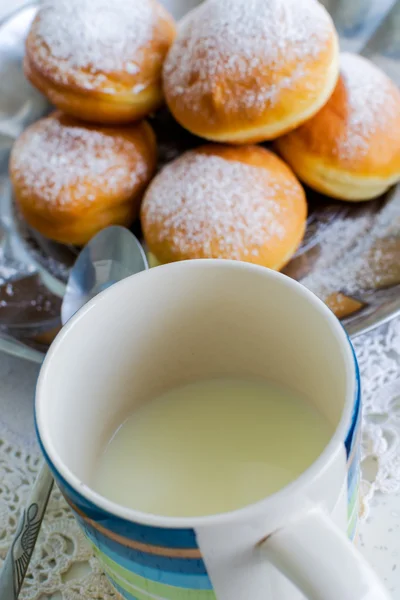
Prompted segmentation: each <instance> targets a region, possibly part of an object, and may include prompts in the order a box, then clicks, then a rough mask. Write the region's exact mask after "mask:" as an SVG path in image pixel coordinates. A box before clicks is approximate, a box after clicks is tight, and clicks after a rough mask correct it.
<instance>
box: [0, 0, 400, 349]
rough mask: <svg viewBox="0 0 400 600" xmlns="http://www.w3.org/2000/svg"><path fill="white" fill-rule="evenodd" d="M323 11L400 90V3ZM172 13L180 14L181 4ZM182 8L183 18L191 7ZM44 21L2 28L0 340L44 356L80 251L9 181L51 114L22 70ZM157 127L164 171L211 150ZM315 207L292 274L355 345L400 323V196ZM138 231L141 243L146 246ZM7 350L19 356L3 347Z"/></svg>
mask: <svg viewBox="0 0 400 600" xmlns="http://www.w3.org/2000/svg"><path fill="white" fill-rule="evenodd" d="M193 2H194V0H193ZM193 2H192V4H193ZM323 3H324V4H325V5H326V6H327V8H328V10H330V12H331V14H332V16H333V18H334V21H335V23H336V26H337V28H338V30H339V35H340V37H341V41H342V47H344V49H346V50H352V51H357V52H362V53H363V54H365V55H367V56H369V57H370V58H371V59H372V60H374V61H375V62H376V63H377V64H379V66H380V67H381V68H383V69H384V70H386V71H387V72H388V74H389V75H390V76H391V77H392V78H393V79H394V80H395V81H396V82H397V83H398V84H399V83H400V68H399V59H400V38H399V34H398V32H399V24H400V0H398V1H397V2H394V0H352V2H351V3H349V2H348V1H347V0H323ZM350 4H351V10H350ZM168 5H169V8H170V9H171V8H173V6H174V0H168ZM178 5H179V7H180V8H179V10H181V9H182V3H180V4H179V2H178V4H177V6H178ZM35 11H36V8H35V4H30V5H27V6H25V7H24V8H22V9H20V10H19V11H17V12H16V13H14V14H13V15H11V16H10V17H9V18H8V19H6V20H5V21H3V22H2V23H0V80H1V81H3V82H4V81H7V86H2V89H1V91H0V333H3V334H5V335H9V336H13V337H14V338H17V339H19V340H22V341H24V342H25V343H27V344H29V345H30V346H31V347H33V348H35V350H36V351H37V350H39V351H40V352H43V351H45V350H46V348H47V347H48V344H49V342H50V341H51V339H52V337H53V336H54V333H55V332H56V331H57V329H58V328H59V325H60V319H59V308H60V298H61V297H62V294H63V290H64V285H65V282H66V279H67V277H68V270H69V268H70V266H71V265H72V263H73V262H74V260H75V257H76V255H77V250H76V249H75V248H74V247H72V246H62V245H59V244H55V243H53V242H51V241H49V240H47V239H45V238H43V237H42V236H40V235H39V234H38V233H37V232H35V231H33V230H31V229H30V228H29V227H28V226H27V225H26V223H25V222H24V221H23V219H21V218H20V217H19V215H18V214H17V212H16V210H15V208H14V205H13V202H12V194H11V189H10V183H9V180H8V177H7V163H8V156H9V151H10V148H11V145H12V143H13V141H14V139H15V138H16V137H17V136H18V135H19V133H20V132H21V131H22V130H23V129H24V128H25V127H26V126H27V125H28V124H29V123H31V122H33V121H35V120H36V119H37V118H39V117H40V116H42V115H44V114H46V113H47V112H48V110H49V106H48V104H47V102H46V100H45V99H44V98H43V97H42V96H41V95H40V94H39V93H38V92H36V90H34V89H33V88H32V87H31V86H30V85H29V83H28V82H26V81H25V79H24V76H23V73H22V67H21V62H22V57H23V52H24V39H25V36H26V33H27V30H28V28H29V26H30V23H31V21H32V19H33V17H34V14H35ZM152 124H153V126H154V129H155V130H156V133H157V137H158V142H159V150H160V161H159V166H162V165H163V164H165V163H166V162H168V161H170V160H172V159H174V158H175V157H176V156H178V155H179V154H181V153H182V152H183V151H185V150H186V149H189V148H193V147H195V146H196V145H197V144H199V143H201V140H200V139H199V138H196V137H194V136H193V135H191V134H190V133H188V132H187V131H185V130H183V129H182V128H181V127H180V126H179V125H178V124H177V123H176V122H175V121H174V120H173V119H172V117H171V116H170V114H169V113H168V111H167V110H165V109H164V110H161V111H160V112H159V113H157V114H156V115H155V116H154V117H153V118H152ZM307 197H308V201H309V206H310V214H309V219H308V227H307V233H306V236H305V239H304V241H303V244H302V246H301V248H300V249H299V251H298V252H297V254H296V256H295V257H294V259H293V260H292V261H291V262H290V263H289V265H287V267H286V268H285V272H286V273H287V274H288V275H290V276H291V277H294V278H296V279H298V280H300V281H302V282H303V283H304V284H305V285H306V286H307V287H309V288H310V289H312V290H313V291H314V292H315V293H317V294H318V295H319V296H320V297H322V298H323V299H324V300H325V301H326V302H327V304H328V305H329V306H330V307H331V308H332V309H333V310H334V312H335V313H336V314H337V315H338V316H339V317H340V318H342V320H343V323H344V325H345V327H346V329H347V331H348V332H349V334H350V335H353V336H355V335H358V334H360V333H362V332H365V331H367V330H369V329H371V328H373V327H375V326H376V325H378V324H379V323H382V322H384V321H386V320H388V319H390V318H392V317H393V316H394V315H395V314H398V313H400V294H399V292H400V260H399V258H400V187H399V186H398V187H397V188H394V189H392V190H390V191H389V192H388V193H387V194H386V195H385V196H384V197H382V198H379V199H377V200H375V201H372V202H367V203H362V204H357V205H352V204H348V203H343V202H336V201H333V200H332V199H330V198H326V197H322V196H321V195H318V194H316V193H314V192H312V191H311V190H307ZM138 227H139V225H136V231H135V233H136V234H137V235H138V236H140V231H139V230H138ZM8 341H9V340H8ZM2 347H3V349H5V350H6V351H10V345H9V344H8V343H7V348H6V347H5V344H4V345H3V346H2V345H1V339H0V349H1V348H2ZM11 351H12V350H11ZM37 356H38V354H36V359H37Z"/></svg>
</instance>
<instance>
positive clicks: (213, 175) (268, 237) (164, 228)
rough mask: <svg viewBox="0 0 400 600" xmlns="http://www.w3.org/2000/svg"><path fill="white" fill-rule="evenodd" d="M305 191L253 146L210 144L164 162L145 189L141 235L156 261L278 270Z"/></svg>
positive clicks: (296, 236)
mask: <svg viewBox="0 0 400 600" xmlns="http://www.w3.org/2000/svg"><path fill="white" fill-rule="evenodd" d="M306 216H307V205H306V199H305V194H304V191H303V188H302V187H301V185H300V183H299V182H298V180H297V179H296V177H295V176H294V175H293V173H292V171H291V170H290V169H289V167H287V165H285V163H284V162H283V161H281V160H280V159H279V158H278V157H277V156H276V155H275V154H273V153H272V152H270V151H268V150H265V149H264V148H261V147H259V146H242V147H235V146H222V145H217V144H214V145H213V144H210V145H206V146H202V147H200V148H197V149H196V150H191V151H189V152H186V153H185V154H183V155H182V156H181V157H179V158H178V159H177V160H175V161H174V162H171V163H169V164H168V165H167V166H165V167H164V169H163V170H162V171H161V172H160V173H159V174H158V175H157V176H156V177H155V179H154V180H153V181H152V183H151V184H150V186H149V188H148V189H147V191H146V194H145V196H144V199H143V204H142V209H141V222H142V229H143V234H144V237H145V240H146V244H147V247H148V249H149V251H150V252H151V253H152V254H153V255H154V257H155V259H156V260H157V262H159V263H168V262H172V261H177V260H185V259H192V258H227V259H233V260H242V261H245V262H251V263H255V264H258V265H263V266H265V267H270V268H271V269H281V268H282V267H283V266H284V265H285V264H286V263H287V262H288V261H289V260H290V258H291V257H292V255H293V254H294V253H295V251H296V249H297V247H298V246H299V244H300V241H301V239H302V237H303V234H304V230H305V226H306Z"/></svg>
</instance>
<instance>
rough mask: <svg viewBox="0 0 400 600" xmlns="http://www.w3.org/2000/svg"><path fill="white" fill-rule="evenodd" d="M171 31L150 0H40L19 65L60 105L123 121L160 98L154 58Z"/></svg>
mask: <svg viewBox="0 0 400 600" xmlns="http://www.w3.org/2000/svg"><path fill="white" fill-rule="evenodd" d="M174 37H175V25H174V21H173V19H172V17H171V16H170V15H169V14H168V13H167V11H166V10H165V9H164V8H163V7H162V6H161V4H159V3H158V2H157V1H156V0H113V1H112V2H110V1H109V0H46V2H44V3H43V4H42V5H41V6H40V8H39V10H38V13H37V16H36V18H35V19H34V21H33V24H32V26H31V29H30V31H29V34H28V37H27V41H26V55H25V60H24V71H25V74H26V76H27V78H28V79H29V80H30V81H31V83H32V84H33V85H34V86H35V87H36V88H38V89H39V90H40V91H41V92H42V93H43V94H45V95H46V96H47V97H48V99H49V100H50V102H51V103H52V104H54V105H55V106H56V107H58V108H59V109H61V110H63V111H64V112H66V113H69V114H71V115H73V116H75V117H77V118H81V119H84V120H86V121H91V122H95V123H104V124H107V123H111V124H118V123H127V122H129V121H134V120H137V119H140V118H142V117H143V116H145V115H147V114H148V113H150V112H151V111H153V110H155V109H156V108H158V107H159V106H160V105H161V104H162V102H163V95H162V86H161V71H162V64H163V61H164V59H165V56H166V54H167V51H168V48H169V47H170V45H171V43H172V41H173V39H174Z"/></svg>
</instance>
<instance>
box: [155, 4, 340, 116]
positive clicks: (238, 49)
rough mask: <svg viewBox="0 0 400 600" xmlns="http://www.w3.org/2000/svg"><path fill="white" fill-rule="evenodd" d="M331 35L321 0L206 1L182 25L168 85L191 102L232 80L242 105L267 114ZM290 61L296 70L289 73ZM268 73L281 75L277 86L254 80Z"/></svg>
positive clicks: (171, 55) (172, 52)
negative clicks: (256, 108)
mask: <svg viewBox="0 0 400 600" xmlns="http://www.w3.org/2000/svg"><path fill="white" fill-rule="evenodd" d="M332 31H333V29H332V22H331V19H330V17H329V15H328V13H327V12H326V11H325V9H324V8H323V7H322V6H321V5H320V4H319V2H317V1H316V0H207V1H206V2H205V3H204V4H202V5H201V6H200V7H198V8H197V9H195V10H194V11H192V12H191V13H189V15H188V16H187V17H186V18H185V19H183V21H182V22H181V24H180V28H179V32H178V38H177V41H176V42H175V44H174V45H173V46H172V48H171V50H170V52H169V55H168V57H167V60H166V62H165V65H164V74H165V81H166V85H167V87H168V89H170V90H171V93H172V94H173V95H175V96H178V97H179V96H181V97H182V99H183V100H184V99H185V97H186V98H188V92H189V91H190V92H193V93H190V102H192V100H193V98H201V96H202V95H203V94H206V93H209V92H211V91H212V89H213V86H215V85H217V84H218V81H219V80H222V81H224V80H226V79H227V78H231V80H232V83H233V82H235V86H236V87H238V88H239V91H240V103H241V106H243V107H245V106H250V107H253V108H254V107H255V106H259V107H260V109H262V108H264V107H265V104H266V103H269V104H270V105H274V104H275V103H276V102H277V101H278V99H279V92H280V90H281V89H283V88H290V87H291V86H292V85H293V84H294V83H295V82H296V81H297V79H299V78H301V77H303V76H304V69H305V68H306V66H307V64H308V62H309V61H310V59H313V58H316V57H317V56H318V55H319V54H320V53H321V51H322V50H323V49H324V48H325V47H326V44H327V43H328V42H329V40H330V39H331V36H332ZM290 61H295V62H296V67H295V68H294V69H292V70H289V71H288V72H285V69H286V71H287V68H286V66H287V64H288V63H289V62H290ZM265 68H267V69H268V70H269V71H271V72H272V73H276V82H275V83H273V84H272V85H270V84H269V85H268V86H266V85H265V82H264V81H263V80H262V77H259V76H258V75H255V73H256V72H257V71H258V72H259V73H262V71H263V69H265ZM249 77H250V81H252V79H251V78H253V85H251V86H250V88H249V86H248V80H249ZM242 81H243V82H245V81H247V86H246V85H244V84H243V85H242V86H241V82H242ZM227 102H228V103H229V98H228V100H227Z"/></svg>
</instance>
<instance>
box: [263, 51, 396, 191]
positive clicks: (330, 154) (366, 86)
mask: <svg viewBox="0 0 400 600" xmlns="http://www.w3.org/2000/svg"><path fill="white" fill-rule="evenodd" d="M340 59H341V75H340V78H339V81H338V84H337V86H336V89H335V91H334V93H333V95H332V97H331V98H330V100H329V101H328V103H327V104H326V105H325V106H324V107H323V108H322V110H321V111H320V112H319V113H318V114H317V115H315V117H313V118H312V119H311V120H310V121H307V123H305V124H304V125H302V126H301V127H299V129H296V130H295V131H293V132H291V133H289V134H287V135H286V136H284V137H282V138H280V139H279V140H277V141H276V142H275V144H276V148H277V149H278V151H279V152H280V154H281V155H282V156H283V158H284V159H285V160H286V161H287V162H288V163H289V165H290V166H291V167H292V169H293V170H294V172H295V173H296V174H297V175H298V177H300V179H302V180H303V181H304V182H305V183H307V184H308V185H310V186H311V187H313V188H315V189H316V190H318V191H320V192H322V193H324V194H328V195H329V196H334V197H335V198H341V199H343V200H352V201H356V200H368V199H370V198H375V197H376V196H379V195H380V194H382V193H383V192H384V191H385V190H387V188H388V187H390V186H391V185H392V184H394V183H396V182H397V181H399V180H400V135H399V132H400V92H399V90H398V89H397V87H396V86H395V85H394V83H393V82H392V81H391V80H390V79H389V78H388V77H387V76H386V75H385V74H384V73H383V72H382V71H380V70H379V69H378V68H377V67H376V66H375V65H373V64H372V63H371V62H370V61H369V60H367V59H366V58H362V57H361V56H357V55H355V54H348V53H343V54H341V57H340Z"/></svg>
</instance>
